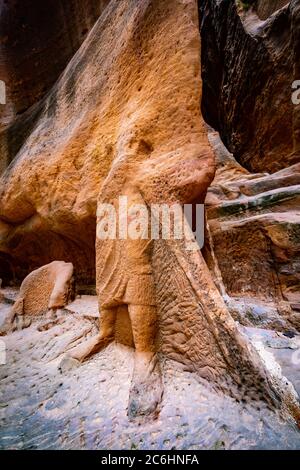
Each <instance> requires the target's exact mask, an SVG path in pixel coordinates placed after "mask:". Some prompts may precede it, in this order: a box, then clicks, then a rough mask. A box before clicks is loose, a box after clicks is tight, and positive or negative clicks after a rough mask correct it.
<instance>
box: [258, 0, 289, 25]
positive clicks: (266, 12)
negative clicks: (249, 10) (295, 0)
mask: <svg viewBox="0 0 300 470" xmlns="http://www.w3.org/2000/svg"><path fill="white" fill-rule="evenodd" d="M288 3H289V2H288V1H287V0H272V1H271V2H270V1H268V0H256V1H254V2H253V4H254V7H255V10H256V12H257V14H258V16H259V18H260V19H262V20H266V19H267V18H268V17H269V16H270V15H272V14H273V13H274V12H275V11H277V10H279V9H280V8H283V7H284V6H285V5H287V4H288Z"/></svg>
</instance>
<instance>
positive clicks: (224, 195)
mask: <svg viewBox="0 0 300 470" xmlns="http://www.w3.org/2000/svg"><path fill="white" fill-rule="evenodd" d="M210 138H211V141H212V143H213V145H214V147H215V149H216V155H217V162H218V163H217V167H218V169H217V172H216V178H215V180H214V182H213V184H212V186H211V188H210V190H209V194H208V197H207V208H208V211H207V214H208V219H209V227H210V231H211V236H212V240H211V241H212V245H213V246H212V250H213V253H214V257H215V261H216V263H217V266H215V267H216V271H215V273H216V276H217V273H219V274H220V279H219V280H220V283H221V285H222V286H220V290H221V291H222V292H223V293H224V294H227V295H228V296H230V297H233V298H235V299H240V300H242V299H248V300H249V301H250V302H251V299H252V301H253V300H255V299H256V300H257V301H258V303H260V301H261V302H262V304H264V303H265V304H264V307H266V306H267V305H268V304H270V305H273V306H275V308H276V309H277V311H278V313H279V315H282V316H283V318H285V320H287V321H288V324H289V322H290V327H291V326H292V325H293V326H294V327H296V328H299V327H300V322H299V320H300V317H299V313H297V312H298V308H297V305H298V304H299V301H300V284H299V279H300V271H299V254H300V251H299V249H300V219H299V211H298V208H299V205H300V192H299V190H300V186H299V184H300V166H299V164H295V165H293V166H292V167H289V168H286V169H284V170H281V171H279V172H277V173H274V174H272V175H268V174H250V173H246V172H245V170H244V168H242V167H241V166H240V165H239V164H238V163H237V162H236V161H235V160H234V158H233V156H232V155H231V154H230V153H229V152H228V151H227V150H226V148H225V147H224V145H223V144H222V142H221V140H220V139H219V137H218V135H217V134H216V133H212V134H210ZM262 304H261V308H264V307H263V306H262ZM277 320H279V318H277ZM279 323H280V322H279ZM283 325H284V323H282V324H281V327H282V326H283ZM273 326H274V325H273ZM277 327H278V324H277ZM286 327H287V324H285V328H286ZM279 329H280V327H279Z"/></svg>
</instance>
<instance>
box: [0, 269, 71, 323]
mask: <svg viewBox="0 0 300 470" xmlns="http://www.w3.org/2000/svg"><path fill="white" fill-rule="evenodd" d="M72 280H73V265H72V263H65V262H64V261H53V262H52V263H50V264H48V265H46V266H42V267H41V268H38V269H36V270H35V271H32V272H31V273H30V274H29V275H28V276H27V277H26V278H25V279H24V281H23V282H22V285H21V287H20V292H19V295H18V297H17V299H16V302H15V303H14V305H13V307H12V309H11V312H10V314H9V316H8V318H7V319H6V323H5V325H4V327H3V332H6V331H10V330H11V329H13V328H14V326H15V327H18V328H22V327H26V326H29V325H30V323H31V319H32V317H34V316H41V315H45V314H46V313H48V312H49V313H50V314H51V315H52V316H55V313H56V311H57V309H60V308H63V307H64V306H65V305H66V304H67V303H68V301H70V299H71V297H72V289H73V283H72ZM14 324H15V325H14Z"/></svg>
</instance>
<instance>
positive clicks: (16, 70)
mask: <svg viewBox="0 0 300 470" xmlns="http://www.w3.org/2000/svg"><path fill="white" fill-rule="evenodd" d="M108 1H109V0H86V1H84V2H81V1H78V0H71V1H65V0H59V1H53V0H45V1H43V2H39V1H37V0H23V1H21V0H17V1H13V2H5V1H2V2H1V5H0V31H1V33H0V44H1V47H0V76H1V79H2V80H4V81H5V83H6V92H7V93H6V94H7V104H6V106H5V107H3V106H2V107H1V108H0V130H1V128H3V127H5V126H7V125H8V124H9V123H11V122H12V120H13V119H14V118H15V117H16V116H19V115H20V114H22V113H24V111H26V110H27V109H28V108H29V107H30V106H32V105H33V104H34V103H36V102H37V101H39V100H40V99H41V98H42V97H43V96H44V95H45V93H46V92H47V91H48V90H49V88H50V87H51V86H52V85H53V83H54V82H55V81H56V80H57V78H58V76H59V74H60V73H61V72H62V71H63V69H64V68H65V66H66V65H67V63H68V61H69V60H70V59H71V57H72V56H73V55H74V53H75V52H76V50H77V49H78V48H79V46H80V45H81V43H82V42H83V41H84V39H85V38H86V36H87V34H88V32H89V30H90V29H91V28H92V26H93V25H94V23H95V21H96V19H97V18H98V17H99V16H100V14H101V12H102V11H103V9H104V7H105V6H106V5H107V4H108Z"/></svg>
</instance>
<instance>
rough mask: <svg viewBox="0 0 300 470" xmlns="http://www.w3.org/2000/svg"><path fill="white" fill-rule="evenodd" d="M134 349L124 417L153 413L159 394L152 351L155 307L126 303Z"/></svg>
mask: <svg viewBox="0 0 300 470" xmlns="http://www.w3.org/2000/svg"><path fill="white" fill-rule="evenodd" d="M128 310H129V315H130V320H131V325H132V332H133V339H134V344H135V348H136V352H135V361H134V370H133V377H132V384H131V389H130V393H129V405H128V416H129V418H131V419H133V418H135V417H137V416H150V415H152V416H155V415H156V414H157V413H158V405H159V403H160V402H161V398H162V394H163V385H162V378H161V372H160V367H159V362H158V359H157V355H156V353H155V336H156V321H157V319H156V308H155V307H153V306H141V305H129V306H128Z"/></svg>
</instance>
